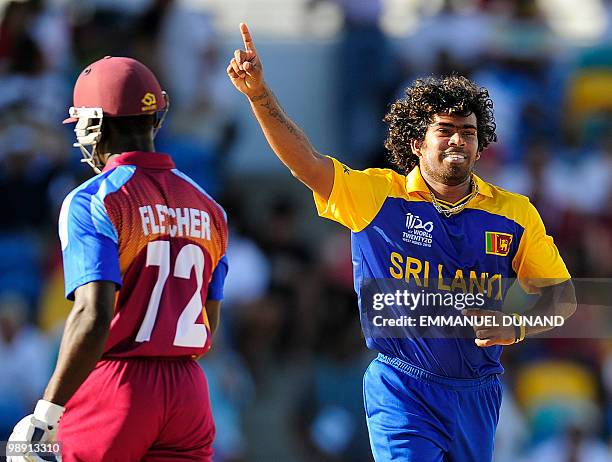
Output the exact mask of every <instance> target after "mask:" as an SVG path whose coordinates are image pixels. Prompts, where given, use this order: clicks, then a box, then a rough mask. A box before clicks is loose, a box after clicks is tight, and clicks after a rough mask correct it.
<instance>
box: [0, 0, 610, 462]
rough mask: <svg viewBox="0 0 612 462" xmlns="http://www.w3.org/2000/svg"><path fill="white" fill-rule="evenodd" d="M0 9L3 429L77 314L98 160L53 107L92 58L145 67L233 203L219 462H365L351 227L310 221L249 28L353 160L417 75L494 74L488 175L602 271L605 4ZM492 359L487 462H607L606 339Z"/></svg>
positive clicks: (213, 376) (215, 363)
mask: <svg viewBox="0 0 612 462" xmlns="http://www.w3.org/2000/svg"><path fill="white" fill-rule="evenodd" d="M0 4H1V11H2V17H1V21H0V165H1V167H0V198H1V200H0V222H1V223H0V376H1V377H0V439H6V438H7V436H8V434H9V433H10V430H11V428H12V426H13V425H14V424H15V422H17V421H18V420H19V419H20V418H21V417H22V416H23V415H25V414H27V413H29V412H30V410H31V409H32V407H33V404H34V403H35V401H36V400H37V399H38V398H39V397H40V395H41V393H42V391H43V387H44V385H45V384H46V382H47V380H48V378H49V376H50V373H51V370H52V367H53V365H54V361H55V355H56V350H57V346H58V340H59V335H60V333H61V327H62V323H63V320H64V319H65V317H66V314H67V312H68V310H69V309H70V304H69V303H67V302H66V301H64V299H63V286H62V283H63V281H62V271H61V254H60V246H59V241H58V238H57V232H56V225H57V217H58V211H59V207H60V205H61V202H62V200H63V198H64V196H65V195H66V194H67V193H68V191H69V190H70V189H71V188H73V187H74V186H76V185H77V184H78V183H79V182H81V181H83V180H84V179H86V178H87V177H89V176H90V175H91V171H90V170H89V168H88V167H85V166H83V165H81V164H80V163H79V158H80V154H79V152H78V150H76V149H72V148H70V146H71V143H72V140H73V133H72V132H71V131H70V127H64V126H62V125H61V120H62V119H63V118H64V116H65V114H66V112H67V108H68V107H69V106H70V103H71V90H72V85H73V83H74V81H75V79H76V76H77V73H78V72H79V70H80V69H82V68H83V67H84V66H85V65H86V64H88V63H90V62H92V61H94V60H96V59H99V58H100V57H102V56H104V55H128V56H133V57H136V58H138V59H140V60H142V61H143V62H145V63H146V64H147V65H149V66H150V67H151V68H152V69H154V70H155V72H156V73H157V74H158V76H159V77H160V80H161V81H162V87H164V88H165V89H167V90H168V92H169V94H170V96H171V101H172V103H171V110H170V114H169V117H168V122H167V125H166V126H165V128H164V129H163V130H162V132H161V133H160V137H159V139H158V149H159V150H160V151H166V152H169V153H171V154H173V156H174V157H175V159H176V162H177V164H178V166H179V168H181V169H182V170H183V171H185V172H186V173H188V174H189V175H191V176H192V177H193V178H195V179H197V180H198V181H199V182H200V183H201V184H202V185H203V186H204V187H205V188H207V189H208V190H209V191H210V192H211V193H212V194H213V195H214V196H215V197H216V198H217V199H218V200H219V202H220V203H221V204H222V205H223V206H224V207H225V208H226V210H227V212H228V215H229V217H230V226H231V244H230V248H229V251H228V254H229V259H230V274H229V277H228V281H227V286H226V287H227V288H226V300H225V303H224V306H223V310H222V313H223V317H222V327H221V332H220V333H219V334H218V336H217V339H216V345H215V347H214V348H213V350H212V352H211V353H210V354H209V355H207V356H206V357H205V358H204V359H203V360H202V361H201V363H202V367H203V368H204V369H205V371H206V373H207V375H208V379H209V381H210V385H211V394H212V402H213V410H214V415H215V419H216V423H217V430H218V432H217V440H216V453H217V456H216V460H217V461H224V462H230V461H232V462H239V461H283V462H293V461H295V462H301V461H334V462H342V461H347V462H360V461H368V460H371V458H370V456H369V445H368V440H367V432H366V428H365V422H364V416H363V410H362V397H361V378H362V373H363V371H364V369H365V367H366V365H367V363H368V361H369V360H370V359H371V357H372V356H373V355H372V353H371V352H368V351H367V350H366V349H365V347H364V346H363V341H362V338H361V335H360V328H359V322H358V315H357V307H356V298H355V296H354V294H353V291H352V277H351V258H350V236H349V233H348V231H345V230H344V229H342V228H340V227H339V226H337V225H334V224H332V223H328V222H325V221H324V220H322V219H319V218H317V217H316V212H315V209H314V205H313V204H312V199H311V197H310V194H309V193H308V191H307V190H306V189H305V188H304V187H302V186H301V185H299V184H297V182H296V181H295V180H294V179H293V178H292V177H291V176H290V174H289V173H288V172H287V171H285V169H284V167H282V166H281V164H280V163H279V162H278V161H277V160H276V158H275V157H274V155H273V154H272V153H271V151H270V149H269V148H268V147H267V144H266V143H265V141H264V139H263V136H262V135H261V133H260V131H259V128H258V127H257V125H256V123H255V121H254V120H253V118H252V117H251V114H250V110H249V107H248V105H247V103H246V102H245V101H243V100H242V97H241V95H238V94H237V93H236V92H235V91H234V90H233V88H231V86H230V83H229V82H228V81H227V79H226V76H225V66H226V64H227V61H228V60H229V58H230V57H231V53H232V52H233V50H234V49H235V48H237V47H240V46H241V42H240V36H239V34H238V23H239V22H240V21H246V22H247V23H248V24H249V25H250V27H251V30H252V32H253V34H254V37H255V41H256V44H257V45H258V48H259V52H260V54H261V56H262V59H263V63H264V66H265V70H266V75H267V80H268V81H269V83H270V84H271V86H272V88H273V89H274V90H275V92H276V93H277V95H278V97H279V99H280V100H281V102H282V103H283V104H284V106H285V107H286V109H287V111H288V113H289V114H290V115H291V116H292V117H294V118H295V120H296V121H297V122H298V123H299V124H301V125H302V126H303V127H304V129H305V131H306V132H307V134H308V135H309V136H310V138H311V140H312V141H313V143H314V144H315V145H316V146H317V147H318V148H319V149H320V150H321V151H322V152H326V153H330V154H334V155H335V156H337V157H338V158H340V159H341V160H342V161H344V162H346V163H348V164H349V165H351V166H352V167H357V168H358V167H364V166H385V165H386V163H385V158H384V152H383V150H382V144H383V139H384V136H385V132H384V130H385V127H384V125H383V124H382V122H381V119H382V116H383V114H384V113H385V110H386V106H387V104H388V103H389V102H390V101H392V99H393V98H396V97H398V96H399V95H401V92H402V89H403V88H404V87H405V85H406V83H407V82H409V81H410V80H412V79H414V78H416V77H418V76H422V75H426V74H430V73H448V72H450V71H457V72H461V73H465V74H468V75H469V76H471V77H472V78H474V79H475V80H476V81H477V82H478V83H480V84H482V85H485V86H486V87H488V89H489V90H490V93H491V95H492V97H493V99H494V102H495V105H496V108H495V109H496V118H497V123H498V134H499V143H497V144H496V145H494V146H493V147H492V148H491V149H489V150H488V151H487V152H486V153H485V155H484V156H483V159H482V160H481V161H480V164H479V167H478V170H479V172H480V174H481V175H482V176H484V178H485V179H487V180H488V181H492V182H494V183H497V184H499V185H501V186H503V187H505V188H507V189H510V190H513V191H517V192H520V193H524V194H528V195H529V196H530V197H531V198H532V200H533V201H534V202H535V203H536V205H537V207H538V208H539V210H540V212H541V213H542V215H543V218H544V221H545V223H546V225H547V227H548V229H549V231H550V233H551V234H552V235H554V236H555V239H556V242H557V244H558V246H559V248H560V250H561V253H562V254H563V256H564V258H565V260H566V262H567V264H568V266H569V268H570V271H571V273H572V274H573V275H574V276H581V277H590V278H611V277H612V206H611V204H612V136H611V134H612V130H611V128H612V118H611V114H612V113H611V110H612V2H611V1H609V0H580V1H575V0H539V1H536V0H516V1H511V0H454V1H450V0H449V1H445V0H386V1H385V0H335V1H333V0H199V1H198V0H191V1H187V0H185V1H180V0H176V1H172V0H129V1H125V0H74V1H70V0H47V1H44V0H29V1H2V2H0ZM606 319H607V320H606ZM609 319H610V318H609V316H608V317H607V318H603V320H602V322H608V327H607V331H608V332H611V333H612V326H610V324H609ZM504 365H505V366H506V368H507V372H506V374H504V376H503V381H504V383H505V396H504V404H503V409H502V416H501V421H500V424H499V430H498V435H497V436H498V438H497V443H496V458H495V461H496V462H506V461H512V462H517V461H518V462H521V461H544V460H546V461H561V462H570V461H571V462H585V461H588V462H599V461H611V460H612V452H611V450H610V443H611V441H612V438H611V437H612V342H611V341H610V340H609V339H599V340H597V339H593V340H567V339H566V340H552V339H547V340H544V339H540V340H537V339H529V340H528V341H527V342H525V343H524V344H521V345H520V346H518V347H516V348H514V347H510V348H507V349H506V352H505V353H504ZM177 393H180V390H177Z"/></svg>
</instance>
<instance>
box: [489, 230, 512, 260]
mask: <svg viewBox="0 0 612 462" xmlns="http://www.w3.org/2000/svg"><path fill="white" fill-rule="evenodd" d="M511 243H512V234H506V233H497V232H493V231H485V251H486V253H487V254H489V255H498V256H500V257H506V256H508V254H509V253H510V244H511Z"/></svg>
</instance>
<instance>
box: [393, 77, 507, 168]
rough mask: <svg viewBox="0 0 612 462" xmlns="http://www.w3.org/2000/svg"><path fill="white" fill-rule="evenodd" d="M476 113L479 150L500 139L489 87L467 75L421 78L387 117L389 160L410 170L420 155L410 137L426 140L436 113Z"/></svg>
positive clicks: (395, 104)
mask: <svg viewBox="0 0 612 462" xmlns="http://www.w3.org/2000/svg"><path fill="white" fill-rule="evenodd" d="M472 113H473V114H474V115H475V116H476V121H477V122H476V126H477V132H478V150H479V151H482V150H483V149H484V148H486V147H487V146H488V145H489V144H490V143H492V142H495V141H497V135H496V134H495V118H494V117H493V101H491V98H490V97H489V92H488V91H487V90H486V88H483V87H479V86H477V85H476V84H475V83H473V82H471V81H470V80H468V79H467V78H465V77H463V76H459V75H450V76H446V77H442V78H435V77H428V78H425V79H418V80H417V81H416V82H414V84H413V85H411V86H410V87H408V88H407V89H406V96H405V97H404V98H402V99H399V100H397V101H396V102H395V103H393V104H392V105H391V109H390V110H389V112H388V113H387V115H385V118H384V119H383V120H384V121H385V122H386V123H387V125H388V126H389V134H388V136H387V139H386V140H385V148H387V150H388V151H389V159H390V161H391V163H392V164H393V165H395V166H396V167H398V168H399V170H400V171H402V172H403V173H408V172H409V171H410V170H412V169H413V168H414V167H415V166H416V165H417V164H418V163H419V158H418V157H417V156H416V155H415V154H413V152H412V150H411V148H410V140H417V141H423V140H424V139H425V133H426V132H427V127H428V125H429V124H430V123H432V122H433V118H434V116H435V115H436V114H457V115H461V116H468V115H470V114H472Z"/></svg>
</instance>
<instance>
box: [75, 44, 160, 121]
mask: <svg viewBox="0 0 612 462" xmlns="http://www.w3.org/2000/svg"><path fill="white" fill-rule="evenodd" d="M166 104H167V103H166V98H165V95H164V93H163V92H162V89H161V87H160V85H159V82H158V81H157V78H156V77H155V75H154V74H153V72H151V70H150V69H149V68H148V67H147V66H145V65H144V64H142V63H141V62H139V61H136V60H135V59H132V58H122V57H114V56H105V57H104V58H102V59H100V60H98V61H96V62H94V63H92V64H90V65H89V66H87V67H86V68H85V69H84V70H83V72H81V75H79V78H78V79H77V81H76V84H75V85H74V95H73V107H74V108H76V109H78V108H101V109H102V112H103V114H104V115H105V116H108V117H120V116H136V115H145V114H155V113H156V112H159V111H163V110H164V109H165V108H166ZM71 115H72V114H71ZM76 121H77V118H76V117H70V118H68V119H66V120H64V123H65V124H66V123H71V122H76Z"/></svg>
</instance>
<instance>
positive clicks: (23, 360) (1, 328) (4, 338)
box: [0, 293, 51, 440]
mask: <svg viewBox="0 0 612 462" xmlns="http://www.w3.org/2000/svg"><path fill="white" fill-rule="evenodd" d="M26 320H27V304H26V300H24V299H22V298H21V297H20V296H18V295H15V294H10V293H2V294H1V295H0V370H1V371H2V380H0V438H1V439H3V440H6V439H8V436H9V435H10V432H11V430H12V429H13V426H14V425H15V422H17V421H19V419H21V418H22V417H23V415H24V414H26V413H27V412H28V411H29V410H30V409H32V407H33V406H34V405H35V404H36V401H37V400H38V399H39V397H40V396H41V395H42V393H43V391H44V388H45V386H46V384H47V381H48V379H49V377H50V376H51V364H50V357H49V350H50V344H49V341H48V340H47V338H46V337H45V336H44V335H43V334H42V333H41V332H40V331H39V330H38V329H36V328H35V327H34V326H31V325H29V324H27V322H26Z"/></svg>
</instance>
